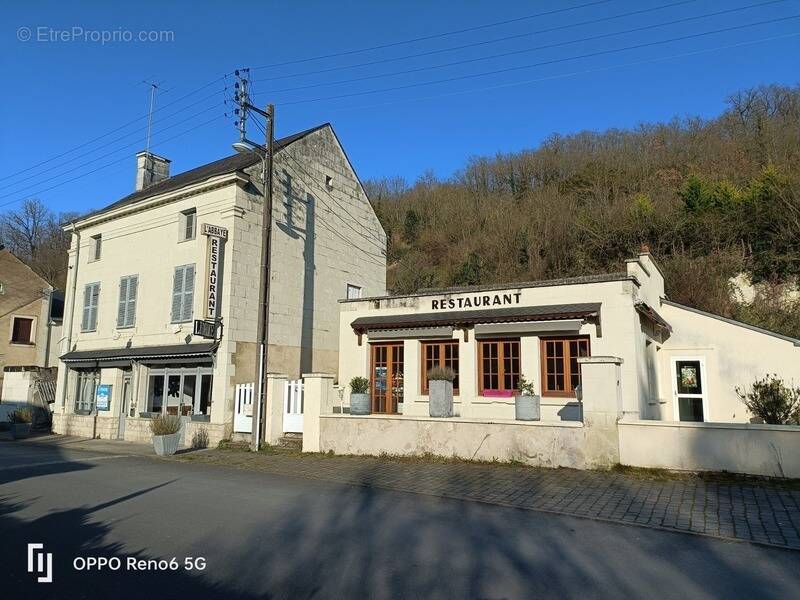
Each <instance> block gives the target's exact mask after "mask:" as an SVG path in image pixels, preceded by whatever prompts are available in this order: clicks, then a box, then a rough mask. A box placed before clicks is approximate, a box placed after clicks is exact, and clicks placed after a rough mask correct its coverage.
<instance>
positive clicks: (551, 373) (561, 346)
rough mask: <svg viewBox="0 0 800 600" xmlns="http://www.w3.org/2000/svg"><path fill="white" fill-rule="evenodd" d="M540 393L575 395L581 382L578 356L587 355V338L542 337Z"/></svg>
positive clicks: (547, 394)
mask: <svg viewBox="0 0 800 600" xmlns="http://www.w3.org/2000/svg"><path fill="white" fill-rule="evenodd" d="M541 345H542V346H541V355H542V358H541V360H542V395H544V396H575V388H576V387H578V386H579V385H580V383H581V369H580V363H578V358H580V357H582V356H589V338H588V337H586V336H581V337H577V336H576V337H568V338H542V340H541Z"/></svg>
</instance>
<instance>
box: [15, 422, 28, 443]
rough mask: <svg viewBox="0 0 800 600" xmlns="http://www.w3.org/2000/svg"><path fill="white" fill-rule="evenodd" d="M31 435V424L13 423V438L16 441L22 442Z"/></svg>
mask: <svg viewBox="0 0 800 600" xmlns="http://www.w3.org/2000/svg"><path fill="white" fill-rule="evenodd" d="M30 434H31V424H30V423H11V437H12V438H14V439H15V440H21V439H22V438H26V437H28V436H29V435H30Z"/></svg>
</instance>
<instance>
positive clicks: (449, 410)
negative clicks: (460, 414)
mask: <svg viewBox="0 0 800 600" xmlns="http://www.w3.org/2000/svg"><path fill="white" fill-rule="evenodd" d="M455 378H456V373H455V371H453V369H451V368H450V367H444V368H442V367H434V368H433V369H431V370H429V371H428V414H429V415H430V416H432V417H452V416H453V380H454V379H455Z"/></svg>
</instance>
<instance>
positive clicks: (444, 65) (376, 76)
mask: <svg viewBox="0 0 800 600" xmlns="http://www.w3.org/2000/svg"><path fill="white" fill-rule="evenodd" d="M785 1H786V0H769V1H768V2H762V3H759V4H750V5H748V6H743V7H739V8H731V9H727V10H721V11H717V12H712V13H706V14H703V15H696V16H691V17H684V18H681V19H675V20H673V21H667V22H665V23H655V24H652V25H643V26H641V27H635V28H633V29H626V30H623V31H615V32H612V33H603V34H600V35H594V36H589V37H583V38H578V39H574V40H568V41H564V42H555V43H552V44H545V45H542V46H534V47H533V48H523V49H521V50H511V51H509V52H502V53H500V54H489V55H487V56H479V57H477V58H469V59H464V60H457V61H452V62H447V63H441V64H438V65H428V66H424V67H417V68H414V69H406V70H403V71H395V72H393V73H377V74H374V75H365V76H362V77H354V78H351V79H342V80H338V81H327V82H322V83H312V84H308V85H302V86H297V87H291V88H284V89H277V90H271V91H270V93H272V94H279V93H283V92H293V91H298V90H306V89H311V88H318V87H327V86H332V85H341V84H344V83H355V82H359V81H367V80H371V79H381V78H384V77H395V76H397V75H408V74H411V73H421V72H424V71H430V70H433V69H443V68H447V67H453V66H458V65H464V64H471V63H475V62H481V61H485V60H493V59H496V58H505V57H507V56H516V55H519V54H527V53H529V52H535V51H537V50H546V49H550V48H558V47H561V46H568V45H571V44H578V43H581V42H590V41H595V40H600V39H605V38H610V37H616V36H619V35H626V34H629V33H637V32H640V31H647V30H650V29H657V28H660V27H668V26H670V25H676V24H678V23H687V22H689V21H697V20H699V19H706V18H709V17H716V16H719V15H724V14H729V13H734V12H738V11H742V10H747V9H750V8H755V7H760V6H764V5H766V4H774V3H776V2H785Z"/></svg>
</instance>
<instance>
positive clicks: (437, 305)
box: [431, 292, 522, 310]
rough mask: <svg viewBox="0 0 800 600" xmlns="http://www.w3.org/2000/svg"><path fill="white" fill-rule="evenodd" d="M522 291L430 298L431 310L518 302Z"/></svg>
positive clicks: (505, 304)
mask: <svg viewBox="0 0 800 600" xmlns="http://www.w3.org/2000/svg"><path fill="white" fill-rule="evenodd" d="M521 299H522V292H511V293H506V294H480V295H473V296H464V297H461V298H440V299H438V300H431V309H432V310H452V309H455V308H484V307H487V308H488V307H493V306H509V305H513V304H519V303H520V300H521Z"/></svg>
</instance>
